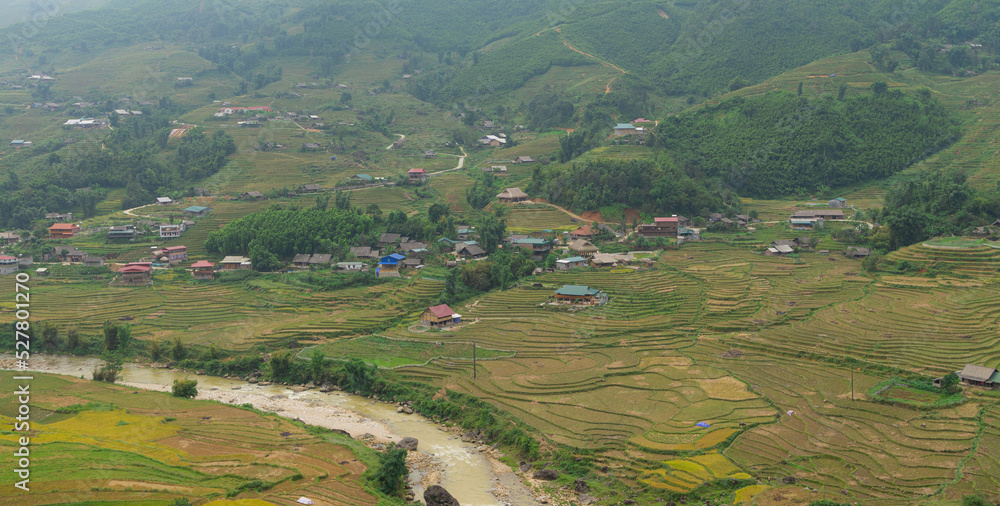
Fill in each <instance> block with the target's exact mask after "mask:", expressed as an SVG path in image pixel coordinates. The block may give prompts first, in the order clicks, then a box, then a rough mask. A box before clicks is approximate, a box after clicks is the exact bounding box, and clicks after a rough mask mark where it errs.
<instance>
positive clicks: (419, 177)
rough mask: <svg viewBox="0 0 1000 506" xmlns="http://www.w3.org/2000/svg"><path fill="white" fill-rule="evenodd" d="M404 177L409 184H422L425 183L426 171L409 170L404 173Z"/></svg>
mask: <svg viewBox="0 0 1000 506" xmlns="http://www.w3.org/2000/svg"><path fill="white" fill-rule="evenodd" d="M406 175H407V177H409V178H410V183H423V182H424V181H427V171H426V170H424V169H410V170H408V171H406Z"/></svg>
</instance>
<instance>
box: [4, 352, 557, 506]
mask: <svg viewBox="0 0 1000 506" xmlns="http://www.w3.org/2000/svg"><path fill="white" fill-rule="evenodd" d="M98 362H100V360H99V359H97V358H92V357H86V358H85V357H66V356H53V355H45V356H43V355H34V356H32V363H31V366H32V367H31V369H32V370H37V371H42V372H49V373H54V374H64V375H70V376H77V377H80V376H82V377H85V378H86V377H89V376H90V374H91V371H92V370H93V368H94V365H96V364H97V363H98ZM14 365H15V364H14V361H13V359H11V358H9V356H7V357H0V369H12V368H13V367H14ZM122 372H123V378H122V380H121V381H120V382H119V383H121V384H124V385H129V386H132V387H135V388H143V389H147V390H155V391H170V386H171V385H172V383H173V380H174V379H184V378H188V379H196V380H198V396H197V397H196V398H197V399H200V400H211V401H217V402H221V403H225V404H233V405H243V404H250V405H251V406H253V407H254V408H256V409H259V410H261V411H267V412H272V413H275V414H278V415H280V416H283V417H286V418H291V419H297V420H300V421H302V422H304V423H306V424H309V425H314V426H317V427H324V428H328V429H332V430H338V431H344V432H346V433H348V434H349V435H350V436H351V437H352V438H354V439H357V440H359V441H362V442H364V443H365V444H366V445H367V446H369V447H371V448H374V449H376V450H382V449H384V448H385V446H386V445H388V444H390V443H394V442H399V441H400V440H401V439H402V438H403V437H415V438H417V439H418V440H419V446H418V451H411V452H409V453H408V456H407V466H408V468H409V469H410V471H411V472H410V477H409V479H410V486H411V487H412V489H413V491H414V494H415V496H416V498H417V499H418V500H420V499H422V496H423V490H424V489H426V488H427V487H429V486H431V485H441V486H443V487H445V488H446V489H447V490H448V491H449V492H451V493H452V494H453V495H454V496H455V497H456V499H458V500H459V502H460V503H461V504H463V505H471V506H475V505H483V506H487V505H489V506H493V505H500V506H509V505H522V504H524V505H529V506H532V505H538V504H544V503H547V502H549V501H550V499H549V498H548V497H547V496H545V495H543V494H536V493H534V492H532V491H531V490H530V489H529V488H528V487H527V486H526V485H525V484H524V483H523V482H522V479H521V477H520V476H518V475H517V474H516V473H514V472H513V471H511V469H510V468H509V467H508V466H506V465H505V464H503V463H502V462H501V461H500V460H499V459H500V458H501V456H502V454H501V453H500V452H499V451H498V450H496V449H493V448H492V447H489V446H484V445H477V444H473V443H466V442H463V441H462V440H461V434H460V433H459V432H458V431H457V429H455V428H449V427H444V426H440V425H438V424H436V423H434V422H432V421H430V420H428V419H427V418H424V417H423V416H420V415H418V414H405V413H399V412H397V406H396V404H395V403H386V402H378V401H375V400H372V399H368V398H365V397H360V396H356V395H351V394H347V393H344V392H339V391H334V392H320V391H319V390H317V389H306V388H304V387H300V386H287V385H273V384H272V385H268V384H251V383H248V382H246V381H242V380H238V379H226V378H219V377H214V376H200V375H195V374H193V373H188V372H185V371H180V370H176V369H165V368H158V367H150V366H148V365H145V364H132V363H129V364H126V365H125V369H124V370H123V371H122Z"/></svg>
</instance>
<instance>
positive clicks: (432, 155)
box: [424, 149, 438, 158]
mask: <svg viewBox="0 0 1000 506" xmlns="http://www.w3.org/2000/svg"><path fill="white" fill-rule="evenodd" d="M437 156H438V155H437V153H435V152H434V150H433V149H428V150H427V151H424V158H437Z"/></svg>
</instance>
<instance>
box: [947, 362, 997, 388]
mask: <svg viewBox="0 0 1000 506" xmlns="http://www.w3.org/2000/svg"><path fill="white" fill-rule="evenodd" d="M956 374H958V378H959V380H961V382H962V383H965V384H966V385H970V386H978V387H986V388H998V387H1000V372H998V371H997V370H996V369H994V368H990V367H983V366H981V365H972V364H967V365H966V366H965V368H963V369H962V370H961V371H958V372H957V373H956Z"/></svg>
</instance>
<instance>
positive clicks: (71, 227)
mask: <svg viewBox="0 0 1000 506" xmlns="http://www.w3.org/2000/svg"><path fill="white" fill-rule="evenodd" d="M79 233H80V225H77V224H76V223H55V224H53V225H52V226H51V227H49V237H50V238H52V239H69V238H71V237H74V236H76V234H79Z"/></svg>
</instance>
